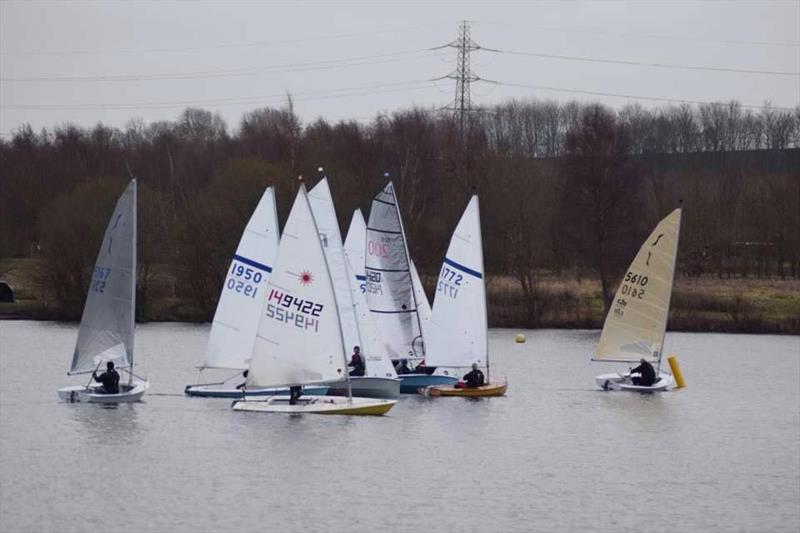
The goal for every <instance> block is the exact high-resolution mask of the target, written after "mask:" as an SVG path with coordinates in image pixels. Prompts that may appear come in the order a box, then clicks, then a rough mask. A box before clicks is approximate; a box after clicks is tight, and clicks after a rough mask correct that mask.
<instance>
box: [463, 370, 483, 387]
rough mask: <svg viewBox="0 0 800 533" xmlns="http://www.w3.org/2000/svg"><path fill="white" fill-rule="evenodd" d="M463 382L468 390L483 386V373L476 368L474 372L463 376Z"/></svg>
mask: <svg viewBox="0 0 800 533" xmlns="http://www.w3.org/2000/svg"><path fill="white" fill-rule="evenodd" d="M464 381H465V382H466V384H467V387H468V388H475V387H480V386H481V385H483V381H484V380H483V372H481V371H480V370H478V369H477V368H476V369H475V370H471V371H470V372H468V373H467V374H465V375H464Z"/></svg>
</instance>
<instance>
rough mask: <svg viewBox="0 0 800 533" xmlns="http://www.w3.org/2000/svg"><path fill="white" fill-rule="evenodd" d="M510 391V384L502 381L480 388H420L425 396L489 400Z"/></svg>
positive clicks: (420, 391)
mask: <svg viewBox="0 0 800 533" xmlns="http://www.w3.org/2000/svg"><path fill="white" fill-rule="evenodd" d="M506 390H508V382H506V381H500V382H497V383H488V384H486V385H481V386H480V387H471V388H462V389H458V388H456V387H454V386H453V385H434V386H433V387H425V388H420V390H419V393H420V394H422V395H423V396H434V397H435V396H462V397H464V398H487V397H490V396H503V395H504V394H505V393H506Z"/></svg>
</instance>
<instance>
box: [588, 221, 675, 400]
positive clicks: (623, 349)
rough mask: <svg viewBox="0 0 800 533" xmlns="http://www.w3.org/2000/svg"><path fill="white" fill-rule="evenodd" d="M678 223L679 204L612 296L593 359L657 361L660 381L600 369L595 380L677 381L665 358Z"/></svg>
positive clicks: (619, 385)
mask: <svg viewBox="0 0 800 533" xmlns="http://www.w3.org/2000/svg"><path fill="white" fill-rule="evenodd" d="M680 227H681V210H680V209H676V210H674V211H673V212H672V213H670V214H669V215H668V216H667V217H666V218H664V219H663V220H662V221H661V222H659V223H658V225H657V226H656V227H655V229H654V230H653V232H652V233H651V234H650V236H649V237H648V238H647V240H646V241H645V242H644V244H642V247H641V248H640V249H639V252H638V253H637V254H636V257H635V258H634V260H633V262H632V263H631V265H630V267H629V268H628V270H627V272H626V273H625V277H624V278H623V280H622V283H620V286H619V288H618V289H617V292H616V294H615V295H614V302H613V303H612V304H611V309H609V311H608V315H607V316H606V320H605V323H604V324H603V331H602V333H601V334H600V342H599V343H598V345H597V349H596V351H595V356H594V358H593V360H594V361H603V362H614V363H627V364H629V365H631V364H639V362H640V360H641V359H644V360H646V361H648V362H650V363H651V364H653V365H655V367H656V368H655V371H656V381H655V383H653V384H652V385H641V384H638V383H634V381H638V380H635V379H634V378H635V377H636V376H631V374H630V372H620V373H607V374H601V375H599V376H597V377H596V378H595V382H596V383H597V386H598V387H600V388H601V389H603V390H617V391H628V392H663V391H666V390H669V389H671V388H673V387H674V386H675V380H674V378H673V377H672V375H670V374H667V373H666V372H662V371H661V360H662V356H663V351H664V337H665V334H666V329H667V320H668V318H669V307H670V299H671V297H672V284H673V281H674V278H675V261H676V258H677V253H678V238H679V235H680Z"/></svg>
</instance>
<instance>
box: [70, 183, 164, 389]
mask: <svg viewBox="0 0 800 533" xmlns="http://www.w3.org/2000/svg"><path fill="white" fill-rule="evenodd" d="M135 321H136V180H135V179H133V180H131V181H130V183H129V184H128V186H127V187H126V188H125V192H123V193H122V196H121V197H120V198H119V200H117V205H116V207H115V208H114V212H113V214H112V215H111V220H110V221H109V223H108V227H107V228H106V232H105V235H104V236H103V243H102V245H101V246H100V251H99V252H98V254H97V261H95V264H94V270H93V272H92V280H91V282H90V284H89V292H88V295H87V297H86V304H85V305H84V307H83V316H82V317H81V323H80V326H79V328H78V340H77V342H76V343H75V351H74V353H73V356H72V364H71V365H70V369H69V372H68V374H69V375H71V376H74V375H78V374H91V373H93V372H96V371H97V370H98V369H99V368H100V367H101V365H102V366H103V367H105V363H107V362H113V363H114V365H115V367H116V369H118V370H123V371H126V372H127V373H128V380H127V383H124V382H123V383H120V384H119V393H118V394H105V393H103V392H102V391H103V389H102V388H101V386H100V384H98V383H92V381H93V380H90V382H89V384H87V385H73V386H70V387H64V388H61V389H59V390H58V396H59V398H61V399H62V400H64V401H67V402H89V403H130V402H136V401H139V400H140V399H141V398H142V396H144V393H145V392H146V391H147V389H148V387H149V383H148V382H147V380H139V379H134V374H133V340H134V327H135Z"/></svg>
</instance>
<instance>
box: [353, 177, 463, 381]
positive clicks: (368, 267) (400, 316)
mask: <svg viewBox="0 0 800 533" xmlns="http://www.w3.org/2000/svg"><path fill="white" fill-rule="evenodd" d="M364 270H365V277H366V280H365V284H366V286H365V288H366V299H367V304H368V305H369V309H370V313H371V314H372V317H373V320H374V322H375V324H376V326H377V328H378V331H380V333H381V337H382V340H383V343H384V350H385V353H386V354H387V355H388V356H389V358H390V359H391V360H393V361H396V360H403V359H405V360H406V361H408V362H410V363H412V364H419V362H421V361H422V360H424V359H425V354H426V351H425V339H424V332H423V326H422V322H421V319H420V314H419V313H420V306H419V301H418V296H417V295H418V292H421V283H419V282H418V281H417V285H418V286H417V287H415V283H414V276H413V274H412V263H411V260H410V257H409V253H408V246H407V243H406V237H405V230H404V229H403V221H402V219H401V218H400V210H399V207H398V204H397V198H396V195H395V190H394V184H393V183H392V182H389V183H388V184H387V185H386V186H385V187H384V188H383V189H382V190H381V191H380V192H379V193H378V194H377V195H375V197H374V198H373V199H372V207H371V209H370V213H369V223H368V224H367V240H366V256H365V265H364ZM423 295H424V294H423ZM425 303H427V300H426V301H425ZM398 377H399V378H400V392H401V393H411V394H415V393H416V392H417V389H419V388H420V387H427V386H429V385H441V384H449V383H455V382H456V381H457V379H456V378H455V377H453V376H449V375H443V374H428V373H427V372H419V371H417V369H416V368H415V369H414V370H413V371H412V372H411V373H407V374H401V375H399V376H398Z"/></svg>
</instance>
